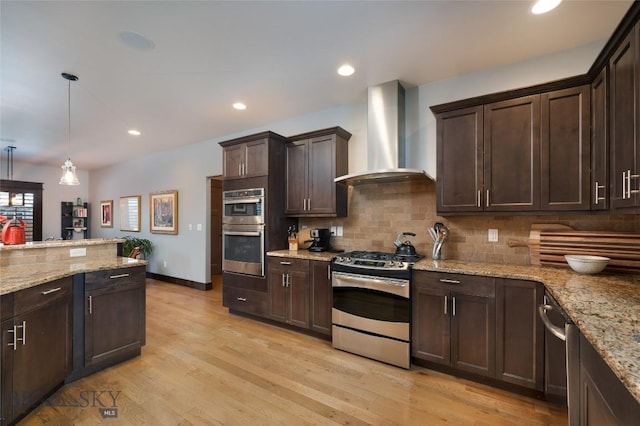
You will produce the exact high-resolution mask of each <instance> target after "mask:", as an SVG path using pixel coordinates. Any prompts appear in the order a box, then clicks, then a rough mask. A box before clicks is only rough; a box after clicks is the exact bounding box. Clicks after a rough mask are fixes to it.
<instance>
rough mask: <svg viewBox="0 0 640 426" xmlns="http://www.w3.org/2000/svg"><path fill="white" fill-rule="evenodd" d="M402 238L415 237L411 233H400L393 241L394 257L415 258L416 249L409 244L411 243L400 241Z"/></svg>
mask: <svg viewBox="0 0 640 426" xmlns="http://www.w3.org/2000/svg"><path fill="white" fill-rule="evenodd" d="M404 236H411V237H415V236H416V234H414V233H413V232H401V233H399V234H398V236H397V237H396V240H395V241H394V243H393V244H394V245H395V246H396V255H397V256H415V255H416V248H415V247H414V246H413V244H411V241H402V240H401V238H402V237H404Z"/></svg>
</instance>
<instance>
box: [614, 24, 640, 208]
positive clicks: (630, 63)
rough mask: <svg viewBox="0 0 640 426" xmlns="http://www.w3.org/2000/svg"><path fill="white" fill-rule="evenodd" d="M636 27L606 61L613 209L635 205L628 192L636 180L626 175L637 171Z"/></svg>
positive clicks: (636, 185) (634, 185)
mask: <svg viewBox="0 0 640 426" xmlns="http://www.w3.org/2000/svg"><path fill="white" fill-rule="evenodd" d="M637 44H638V26H637V25H636V27H635V28H634V30H633V31H631V33H629V35H628V36H627V37H626V38H625V39H624V41H623V42H622V43H621V45H620V47H619V48H618V49H617V50H616V51H615V53H614V54H613V56H612V57H611V59H610V62H609V73H610V74H609V90H610V96H611V98H610V99H611V101H610V104H609V106H610V112H611V116H610V117H611V119H610V129H609V130H610V139H609V143H610V144H611V182H610V185H611V195H610V203H611V207H612V208H613V209H619V208H627V207H634V206H635V205H636V199H637V196H636V194H635V193H631V194H630V193H629V186H631V189H634V188H635V189H637V187H638V180H637V179H633V178H630V177H629V175H635V174H637V172H638V170H637V168H636V167H637V165H638V164H639V159H638V156H639V155H640V152H638V151H639V150H638V140H637V139H636V131H637V126H638V117H637V112H636V106H635V105H636V102H637V100H638V99H640V95H639V94H638V90H639V88H638V73H639V72H640V71H639V70H638V67H639V66H640V64H639V63H638V62H639V58H638V54H637V52H636V50H637V48H638V46H637Z"/></svg>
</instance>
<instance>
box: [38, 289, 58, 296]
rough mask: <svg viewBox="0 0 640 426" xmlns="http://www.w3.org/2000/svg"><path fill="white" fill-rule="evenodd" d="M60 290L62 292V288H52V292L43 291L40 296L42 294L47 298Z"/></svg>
mask: <svg viewBox="0 0 640 426" xmlns="http://www.w3.org/2000/svg"><path fill="white" fill-rule="evenodd" d="M60 290H62V288H60V287H56V288H52V289H51V290H46V291H43V292H41V293H40V294H42V295H43V296H46V295H47V294H51V293H55V292H56V291H60Z"/></svg>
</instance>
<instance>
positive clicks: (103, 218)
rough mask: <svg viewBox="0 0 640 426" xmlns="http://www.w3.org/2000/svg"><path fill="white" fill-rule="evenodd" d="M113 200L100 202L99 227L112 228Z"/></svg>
mask: <svg viewBox="0 0 640 426" xmlns="http://www.w3.org/2000/svg"><path fill="white" fill-rule="evenodd" d="M112 220H113V200H105V201H100V227H101V228H113V222H112Z"/></svg>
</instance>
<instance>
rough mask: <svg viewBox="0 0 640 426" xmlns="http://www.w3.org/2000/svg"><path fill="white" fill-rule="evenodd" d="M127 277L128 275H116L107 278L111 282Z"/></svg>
mask: <svg viewBox="0 0 640 426" xmlns="http://www.w3.org/2000/svg"><path fill="white" fill-rule="evenodd" d="M128 276H129V274H118V275H111V276H110V277H109V278H111V279H112V280H115V279H116V278H125V277H128Z"/></svg>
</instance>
